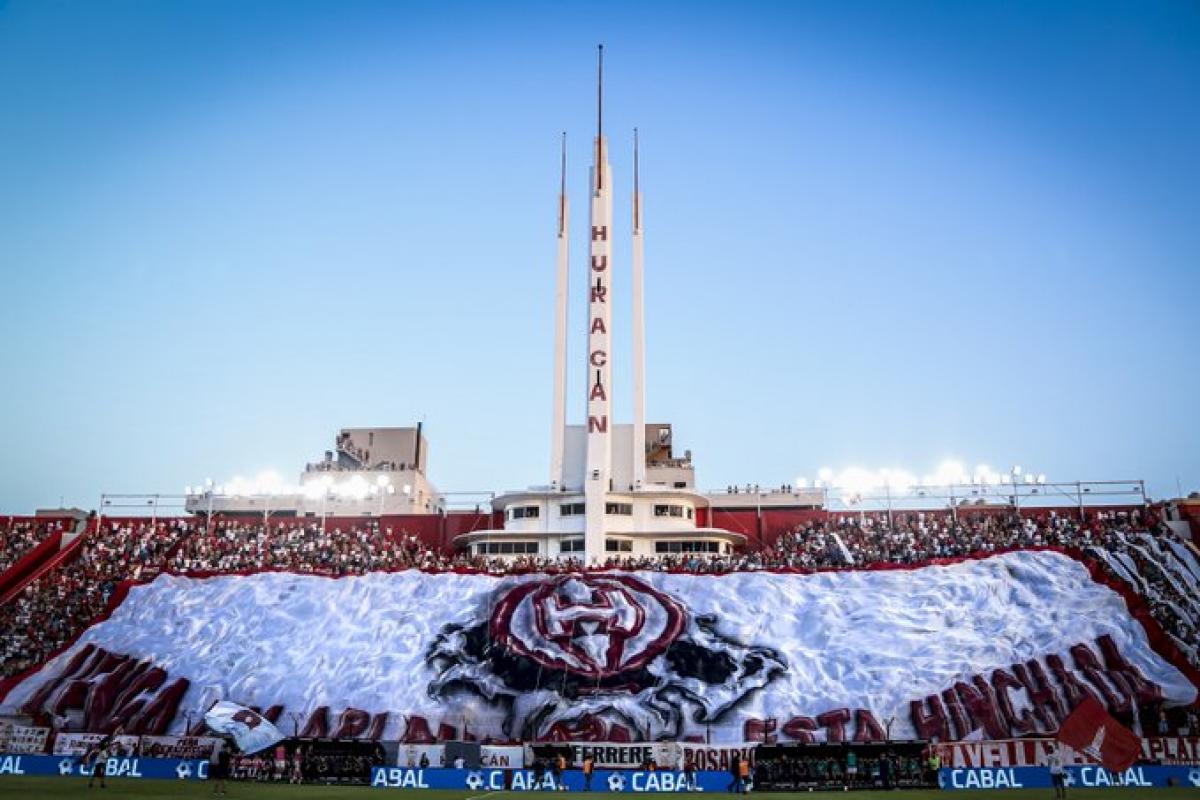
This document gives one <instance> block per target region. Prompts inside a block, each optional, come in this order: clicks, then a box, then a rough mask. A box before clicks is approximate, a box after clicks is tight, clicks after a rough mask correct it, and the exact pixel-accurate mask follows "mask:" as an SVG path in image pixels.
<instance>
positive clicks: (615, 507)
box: [604, 503, 633, 517]
mask: <svg viewBox="0 0 1200 800" xmlns="http://www.w3.org/2000/svg"><path fill="white" fill-rule="evenodd" d="M604 513H605V514H608V515H610V516H618V517H632V516H633V503H605V505H604Z"/></svg>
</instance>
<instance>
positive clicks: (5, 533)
mask: <svg viewBox="0 0 1200 800" xmlns="http://www.w3.org/2000/svg"><path fill="white" fill-rule="evenodd" d="M61 529H62V522H61V521H58V520H56V521H54V522H34V521H32V520H23V521H16V520H13V519H12V518H9V520H8V524H7V525H5V526H4V528H3V529H0V572H4V570H6V569H8V568H9V567H11V566H12V565H13V564H15V563H17V562H18V561H20V560H21V556H23V555H25V554H26V553H28V552H29V551H30V550H32V549H33V548H34V547H36V546H37V545H38V544H39V543H40V542H41V541H42V540H43V539H45V538H46V537H47V536H49V535H50V534H51V533H53V532H54V531H56V530H61Z"/></svg>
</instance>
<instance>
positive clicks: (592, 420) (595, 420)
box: [588, 414, 608, 433]
mask: <svg viewBox="0 0 1200 800" xmlns="http://www.w3.org/2000/svg"><path fill="white" fill-rule="evenodd" d="M588 433H608V415H607V414H604V415H601V416H599V417H590V416H589V417H588Z"/></svg>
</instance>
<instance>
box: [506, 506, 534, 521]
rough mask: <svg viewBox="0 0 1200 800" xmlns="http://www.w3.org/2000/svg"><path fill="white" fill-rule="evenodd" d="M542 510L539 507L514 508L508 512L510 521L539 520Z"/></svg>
mask: <svg viewBox="0 0 1200 800" xmlns="http://www.w3.org/2000/svg"><path fill="white" fill-rule="evenodd" d="M540 516H541V509H540V508H538V507H537V506H513V507H512V508H510V509H509V510H508V518H509V519H537V518H538V517H540Z"/></svg>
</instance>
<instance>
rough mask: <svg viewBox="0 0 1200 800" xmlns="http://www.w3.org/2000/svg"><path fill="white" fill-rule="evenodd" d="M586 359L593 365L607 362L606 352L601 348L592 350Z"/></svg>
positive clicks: (602, 364) (601, 365)
mask: <svg viewBox="0 0 1200 800" xmlns="http://www.w3.org/2000/svg"><path fill="white" fill-rule="evenodd" d="M588 361H590V362H591V364H592V366H593V367H603V366H604V365H605V364H607V363H608V353H606V352H604V351H603V350H593V351H592V354H591V355H590V356H588Z"/></svg>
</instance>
